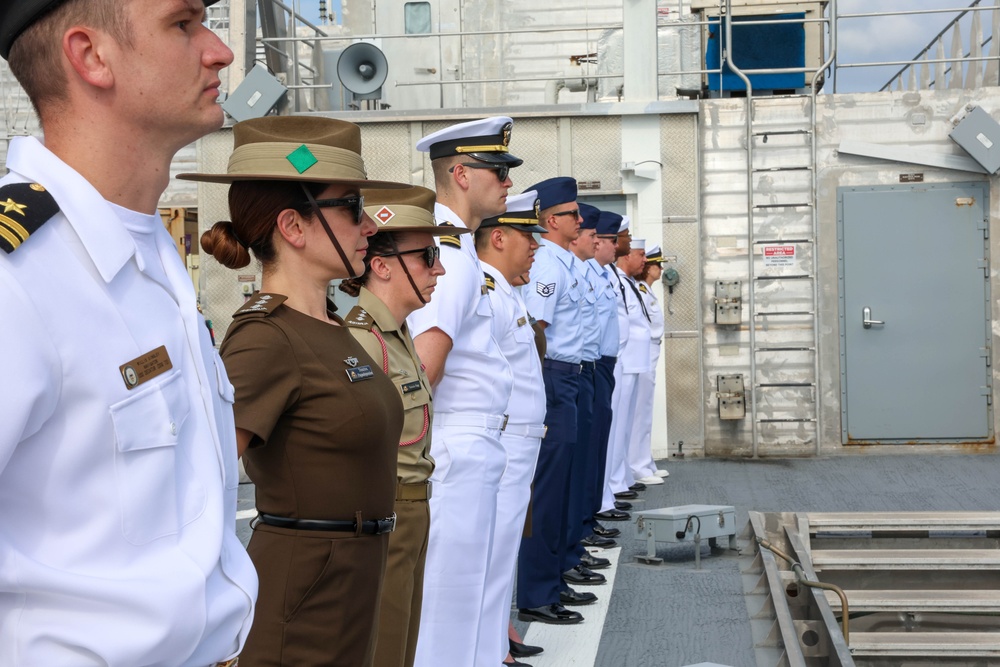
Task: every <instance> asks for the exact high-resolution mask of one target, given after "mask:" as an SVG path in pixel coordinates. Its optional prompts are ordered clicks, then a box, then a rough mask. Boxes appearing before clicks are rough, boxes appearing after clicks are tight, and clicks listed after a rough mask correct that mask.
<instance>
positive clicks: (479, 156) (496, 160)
mask: <svg viewBox="0 0 1000 667" xmlns="http://www.w3.org/2000/svg"><path fill="white" fill-rule="evenodd" d="M466 155H468V156H469V157H471V158H473V159H474V160H478V161H480V162H486V163H489V164H505V165H507V166H508V167H520V166H521V165H522V164H524V160H522V159H521V158H519V157H516V156H514V155H511V154H510V153H466Z"/></svg>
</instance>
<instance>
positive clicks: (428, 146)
mask: <svg viewBox="0 0 1000 667" xmlns="http://www.w3.org/2000/svg"><path fill="white" fill-rule="evenodd" d="M513 127H514V121H513V120H512V119H511V118H510V117H508V116H492V117H490V118H483V119H482V120H470V121H469V122H467V123H459V124H458V125H452V126H451V127H446V128H444V129H443V130H438V131H437V132H434V133H432V134H428V135H427V136H426V137H424V138H423V139H421V140H420V141H418V142H417V150H418V151H420V152H421V153H430V154H431V159H432V160H436V159H438V158H442V157H450V156H452V155H468V156H469V157H471V158H472V159H474V160H479V161H480V162H489V163H492V164H506V165H507V166H510V167H517V166H518V165H520V164H522V163H523V162H524V160H522V159H520V158H518V157H515V156H513V155H511V154H510V152H509V151H508V148H507V147H508V146H509V145H510V133H511V129H512V128H513Z"/></svg>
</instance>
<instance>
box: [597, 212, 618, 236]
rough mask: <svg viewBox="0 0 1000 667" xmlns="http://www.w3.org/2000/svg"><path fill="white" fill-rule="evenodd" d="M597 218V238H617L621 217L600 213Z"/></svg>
mask: <svg viewBox="0 0 1000 667" xmlns="http://www.w3.org/2000/svg"><path fill="white" fill-rule="evenodd" d="M600 213H601V215H600V216H599V217H598V218H597V235H598V236H617V235H618V228H619V227H620V226H621V224H622V216H620V215H618V214H617V213H612V212H611V211H601V212H600Z"/></svg>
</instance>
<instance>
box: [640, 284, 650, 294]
mask: <svg viewBox="0 0 1000 667" xmlns="http://www.w3.org/2000/svg"><path fill="white" fill-rule="evenodd" d="M639 291H640V292H642V293H643V294H648V293H649V290H648V289H646V283H639Z"/></svg>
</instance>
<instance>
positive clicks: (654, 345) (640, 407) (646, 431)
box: [628, 281, 663, 479]
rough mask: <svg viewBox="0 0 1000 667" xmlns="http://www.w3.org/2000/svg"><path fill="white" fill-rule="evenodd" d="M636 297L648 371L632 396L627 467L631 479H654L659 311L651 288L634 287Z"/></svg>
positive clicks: (661, 327)
mask: <svg viewBox="0 0 1000 667" xmlns="http://www.w3.org/2000/svg"><path fill="white" fill-rule="evenodd" d="M638 287H639V295H640V296H641V297H642V300H643V303H644V304H645V305H646V312H647V313H649V338H650V340H649V370H648V371H646V372H644V373H640V374H639V378H638V381H637V384H636V392H635V418H634V419H633V420H632V433H631V434H630V436H629V446H628V464H629V468H630V469H631V471H632V476H633V477H634V478H635V479H642V478H644V477H655V476H656V463H655V462H654V461H653V454H652V451H651V447H652V435H653V393H654V391H655V389H656V364H657V363H658V362H659V360H660V348H661V347H662V343H663V309H661V308H660V303H659V301H658V300H657V299H656V295H655V294H653V288H652V287H650V286H648V285H646V283H644V282H641V281H640V282H639V283H638Z"/></svg>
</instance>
